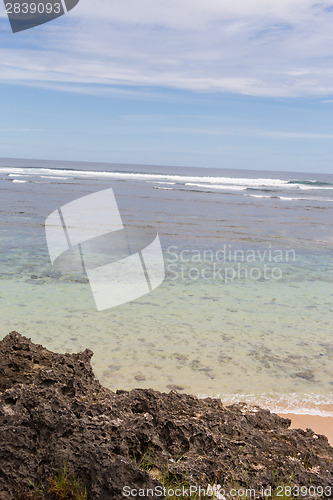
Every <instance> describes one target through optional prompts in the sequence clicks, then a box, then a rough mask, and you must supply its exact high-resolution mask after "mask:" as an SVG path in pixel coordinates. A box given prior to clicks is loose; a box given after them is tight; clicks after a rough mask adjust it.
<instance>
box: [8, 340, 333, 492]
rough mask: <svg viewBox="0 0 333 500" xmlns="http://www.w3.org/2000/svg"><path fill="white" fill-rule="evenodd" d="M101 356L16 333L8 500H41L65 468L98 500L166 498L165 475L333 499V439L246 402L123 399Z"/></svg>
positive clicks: (176, 480)
mask: <svg viewBox="0 0 333 500" xmlns="http://www.w3.org/2000/svg"><path fill="white" fill-rule="evenodd" d="M92 355H93V353H92V352H91V351H90V350H86V351H84V352H82V353H79V354H57V353H53V352H50V351H48V350H47V349H45V348H44V347H42V346H40V345H36V344H34V343H32V342H31V341H30V340H29V339H27V338H25V337H23V336H21V335H20V334H19V333H17V332H12V333H10V334H9V335H7V336H6V337H5V338H4V339H3V340H2V341H1V342H0V398H1V399H0V499H1V500H15V499H16V498H27V499H28V498H33V497H29V491H32V489H33V485H36V484H41V483H43V482H45V481H47V480H48V478H50V477H51V476H52V474H54V471H55V470H59V469H61V468H62V467H63V465H64V464H66V467H67V469H68V470H69V471H70V473H73V474H75V477H77V478H78V479H79V480H80V481H82V482H83V483H84V484H85V486H86V488H87V498H88V499H89V500H118V499H123V498H126V497H127V498H135V497H136V496H135V494H134V493H135V492H136V494H137V497H140V496H141V497H142V496H143V495H142V493H145V497H146V498H157V495H154V493H155V492H157V491H159V492H160V491H162V489H161V487H162V486H163V477H165V472H166V471H167V475H168V478H169V479H170V481H171V482H170V484H183V485H185V486H190V485H192V486H199V485H200V487H201V488H206V489H207V488H209V485H214V484H219V485H221V487H222V488H223V489H224V490H225V492H224V495H223V496H224V497H225V498H238V497H237V496H234V495H232V494H231V493H230V492H231V489H232V488H233V489H234V490H235V491H238V490H237V489H243V490H245V489H251V490H252V491H254V490H255V497H256V498H271V497H269V496H268V494H267V493H266V495H265V494H264V489H265V490H267V491H269V488H272V490H271V491H276V489H277V488H278V487H279V485H280V486H281V485H288V486H290V487H293V486H295V487H296V486H298V487H301V486H303V487H304V488H310V487H311V488H312V489H311V491H310V490H309V491H310V493H306V494H305V495H302V497H301V498H312V499H313V498H319V497H320V492H321V489H320V488H324V494H323V496H324V497H325V495H326V498H330V497H332V496H333V448H332V447H331V446H330V445H329V444H328V441H327V439H326V437H325V436H321V435H316V434H315V433H314V432H312V431H311V430H309V429H308V430H307V431H303V430H300V429H290V420H288V419H284V418H281V417H279V416H277V415H275V414H272V413H270V412H269V411H268V410H263V409H261V408H259V407H250V406H248V405H245V404H234V405H231V406H227V407H225V406H223V404H222V403H221V401H219V400H216V399H210V398H207V399H202V400H201V399H197V398H196V397H195V396H191V395H187V394H178V393H177V392H176V391H171V392H170V393H169V394H163V393H160V392H157V391H154V390H152V389H134V390H132V391H129V392H127V391H122V390H119V391H117V392H112V391H110V390H108V389H106V388H104V387H102V386H101V385H100V383H99V382H98V381H97V380H96V379H95V377H94V374H93V371H92V368H91V365H90V360H91V357H92ZM172 481H173V482H172ZM126 486H127V487H128V489H125V490H124V488H125V487H126ZM129 488H131V489H132V490H133V492H132V493H133V494H132V495H127V494H126V493H127V492H128V491H129ZM158 488H160V489H158ZM325 488H326V489H325ZM22 491H25V492H26V493H25V495H26V496H24V495H23V494H22V493H19V492H22ZM185 491H186V488H185ZM188 491H189V490H187V492H188ZM221 491H222V490H221ZM288 491H289V490H288ZM303 491H305V492H307V491H308V490H306V489H304V490H303ZM330 492H331V494H330V495H329V493H330ZM19 495H21V496H19ZM22 495H23V496H22ZM219 497H220V498H222V494H221V493H219V494H218V498H219ZM251 497H252V498H254V496H253V494H251ZM45 498H50V499H51V498H52V499H53V498H56V497H51V496H49V497H48V496H47V495H46V496H45ZM72 498H73V497H72ZM158 498H165V496H164V495H160V496H158ZM178 498H186V496H184V497H178ZM193 498H194V497H193ZM197 498H203V496H202V497H197ZM209 498H211V497H209ZM274 498H275V497H274ZM277 498H278V497H277ZM281 498H286V497H283V496H281Z"/></svg>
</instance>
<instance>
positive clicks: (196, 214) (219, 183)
mask: <svg viewBox="0 0 333 500" xmlns="http://www.w3.org/2000/svg"><path fill="white" fill-rule="evenodd" d="M108 187H112V188H113V190H114V193H115V195H116V198H117V202H118V205H119V209H120V211H121V214H122V216H123V218H124V219H125V220H126V222H127V223H128V224H129V225H130V226H132V227H134V228H139V229H142V230H147V228H148V229H149V230H150V229H152V230H153V229H154V230H157V231H158V233H159V236H160V240H161V244H162V247H163V250H164V258H165V266H166V279H165V281H164V283H163V284H162V285H161V286H160V287H159V288H157V289H156V290H154V291H153V292H151V293H150V294H148V295H145V296H143V297H141V298H139V299H137V300H135V301H132V302H130V303H127V304H124V305H122V306H119V307H116V308H112V309H109V310H106V311H102V312H97V310H96V307H95V303H94V300H93V297H92V294H91V290H90V287H89V284H88V281H87V278H86V276H84V275H83V274H79V273H77V272H70V271H68V272H66V273H64V272H62V271H61V270H59V269H58V268H57V266H54V267H52V265H51V263H50V260H49V256H48V250H47V244H46V239H45V234H44V222H45V219H46V217H47V216H48V215H49V214H50V213H51V212H53V211H54V210H56V209H57V208H58V207H60V206H62V205H64V204H65V203H68V202H70V201H72V200H75V199H77V198H79V197H82V196H85V195H87V194H90V193H94V192H97V191H99V190H102V189H106V188H108ZM0 192H1V200H2V202H1V250H2V251H1V254H0V271H1V273H0V299H1V316H0V325H1V331H2V334H3V336H4V335H5V334H6V333H8V332H9V331H11V330H17V331H19V332H20V333H22V334H24V335H26V336H28V337H31V338H32V340H33V341H34V342H37V343H41V344H43V345H45V346H46V347H47V348H49V349H51V350H55V351H59V352H63V351H67V352H77V351H80V350H83V349H85V348H87V347H89V348H91V349H92V350H93V351H94V357H93V366H94V370H95V373H96V375H97V377H98V378H99V380H100V381H101V382H102V383H103V384H104V385H106V386H108V387H110V388H111V389H118V388H124V389H131V388H133V387H153V388H155V389H159V390H163V391H168V390H169V389H170V388H173V387H178V389H179V390H183V391H186V392H190V393H194V394H199V395H210V396H218V397H221V398H222V399H224V400H225V401H238V400H242V401H244V400H246V401H249V402H255V403H259V404H262V405H264V406H267V407H270V408H272V409H274V410H277V411H282V410H284V411H286V410H288V411H291V412H293V411H294V412H304V413H314V414H321V415H333V396H332V388H333V376H332V375H333V363H332V360H333V341H332V319H333V267H332V255H333V217H332V210H333V176H329V175H326V176H324V175H319V174H311V175H310V174H287V173H274V174H272V173H271V172H270V173H264V172H251V171H227V170H210V169H174V168H167V167H163V168H162V167H148V166H120V165H117V166H115V165H100V164H75V163H55V162H41V161H38V162H37V161H35V162H28V161H23V160H16V161H14V160H1V161H0Z"/></svg>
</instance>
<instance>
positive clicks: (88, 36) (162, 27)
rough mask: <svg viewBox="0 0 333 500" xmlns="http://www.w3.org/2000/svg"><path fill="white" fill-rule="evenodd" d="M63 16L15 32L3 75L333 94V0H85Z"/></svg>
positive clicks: (54, 82) (103, 84) (103, 87)
mask: <svg viewBox="0 0 333 500" xmlns="http://www.w3.org/2000/svg"><path fill="white" fill-rule="evenodd" d="M61 19H62V20H61V21H56V22H54V23H49V24H47V25H45V26H44V27H39V28H38V29H35V30H30V31H29V35H27V34H24V33H23V34H17V35H12V34H11V33H9V30H8V34H7V35H6V36H4V37H2V40H3V41H2V44H3V45H2V48H0V81H3V82H16V83H21V84H33V85H44V86H47V85H49V86H51V87H53V88H54V87H56V88H59V89H60V90H72V91H75V92H81V93H85V92H86V93H91V92H92V91H93V92H94V93H95V92H101V93H106V92H107V91H108V89H111V88H115V87H117V86H118V89H116V91H119V87H122V88H123V89H124V90H123V91H128V92H131V91H133V88H132V89H131V87H134V86H137V87H139V89H141V91H146V89H149V91H151V88H152V87H154V88H169V89H184V90H190V91H194V92H213V93H221V92H222V93H236V94H243V95H252V96H267V97H269V96H270V97H271V96H274V97H295V96H296V97H298V96H312V95H315V96H330V95H333V67H332V54H331V53H332V46H333V30H332V21H333V11H332V1H331V0H322V1H321V2H316V1H314V0H279V2H270V1H268V0H255V1H249V0H237V1H234V0H224V1H223V2H222V1H221V0H168V1H167V2H166V1H165V0H127V1H126V2H120V1H110V0H94V2H91V0H81V1H80V3H79V4H78V6H77V7H76V8H75V9H73V11H71V13H70V14H69V15H68V16H66V17H64V18H61ZM5 22H6V21H5V20H3V21H1V23H5ZM4 44H6V46H4Z"/></svg>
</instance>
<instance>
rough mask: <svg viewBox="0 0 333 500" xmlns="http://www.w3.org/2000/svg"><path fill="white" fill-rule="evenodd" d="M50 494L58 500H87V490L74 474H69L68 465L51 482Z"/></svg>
mask: <svg viewBox="0 0 333 500" xmlns="http://www.w3.org/2000/svg"><path fill="white" fill-rule="evenodd" d="M48 492H49V493H51V494H53V495H54V498H55V499H57V500H87V498H88V497H87V490H86V488H85V487H84V486H82V484H81V483H80V481H79V480H78V479H76V477H75V476H74V475H73V474H68V473H67V471H66V464H64V467H63V469H62V471H61V472H60V473H57V474H55V475H54V476H53V477H52V478H51V479H50V480H49V486H48Z"/></svg>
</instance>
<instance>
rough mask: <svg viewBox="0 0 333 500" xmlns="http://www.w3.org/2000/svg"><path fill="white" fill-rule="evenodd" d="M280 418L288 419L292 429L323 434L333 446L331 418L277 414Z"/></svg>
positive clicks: (332, 418) (332, 421)
mask: <svg viewBox="0 0 333 500" xmlns="http://www.w3.org/2000/svg"><path fill="white" fill-rule="evenodd" d="M279 415H280V416H281V417H284V418H290V420H291V428H292V429H304V430H306V429H307V428H309V429H312V430H313V431H314V432H315V433H316V434H324V435H325V436H326V437H327V439H328V441H329V443H330V445H331V446H333V417H319V416H317V415H294V414H293V413H285V414H282V413H279Z"/></svg>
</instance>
